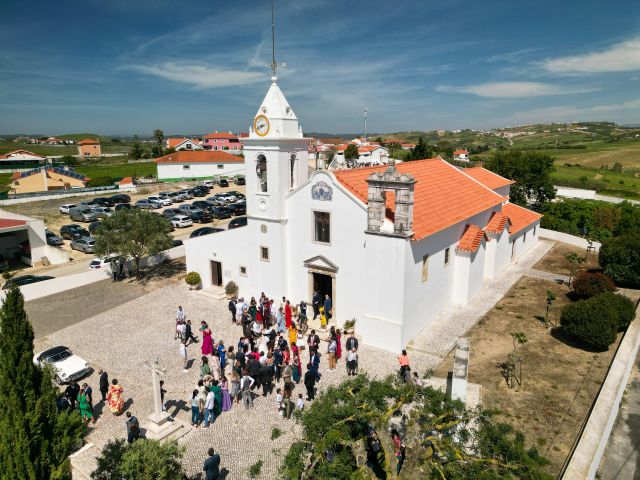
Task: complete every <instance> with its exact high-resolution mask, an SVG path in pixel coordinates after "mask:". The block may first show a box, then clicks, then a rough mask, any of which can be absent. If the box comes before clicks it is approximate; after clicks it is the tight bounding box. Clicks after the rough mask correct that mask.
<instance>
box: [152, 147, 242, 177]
mask: <svg viewBox="0 0 640 480" xmlns="http://www.w3.org/2000/svg"><path fill="white" fill-rule="evenodd" d="M155 162H156V167H157V169H158V175H157V177H158V180H182V179H187V178H212V177H215V176H219V175H222V176H237V175H241V176H244V173H245V169H244V158H243V157H240V156H238V155H232V154H230V153H227V152H222V151H210V150H198V151H189V150H180V151H177V152H174V153H170V154H168V155H165V156H163V157H159V158H156V159H155Z"/></svg>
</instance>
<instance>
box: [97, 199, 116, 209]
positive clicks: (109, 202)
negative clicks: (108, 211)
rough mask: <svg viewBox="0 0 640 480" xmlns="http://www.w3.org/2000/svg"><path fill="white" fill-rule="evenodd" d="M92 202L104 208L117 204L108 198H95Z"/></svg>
mask: <svg viewBox="0 0 640 480" xmlns="http://www.w3.org/2000/svg"><path fill="white" fill-rule="evenodd" d="M91 201H92V202H93V203H95V204H96V205H100V206H102V207H113V206H114V205H115V203H116V202H114V201H113V199H112V198H106V197H98V198H94V199H93V200H91Z"/></svg>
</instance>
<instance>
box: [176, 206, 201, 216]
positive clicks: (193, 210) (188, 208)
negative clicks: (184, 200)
mask: <svg viewBox="0 0 640 480" xmlns="http://www.w3.org/2000/svg"><path fill="white" fill-rule="evenodd" d="M178 211H179V212H180V213H184V214H185V215H192V214H194V213H196V212H201V211H202V209H201V208H198V207H196V206H194V205H189V204H184V205H180V206H179V207H178Z"/></svg>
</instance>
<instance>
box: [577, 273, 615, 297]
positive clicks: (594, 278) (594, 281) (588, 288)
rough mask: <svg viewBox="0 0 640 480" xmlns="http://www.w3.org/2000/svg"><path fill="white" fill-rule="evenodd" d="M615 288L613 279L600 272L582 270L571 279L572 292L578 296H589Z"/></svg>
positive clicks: (611, 290)
mask: <svg viewBox="0 0 640 480" xmlns="http://www.w3.org/2000/svg"><path fill="white" fill-rule="evenodd" d="M615 289H616V286H615V284H614V283H613V280H611V278H609V277H608V276H607V275H605V274H604V273H601V272H582V273H581V274H580V275H578V276H577V277H576V279H575V280H574V281H573V292H574V293H575V295H576V296H577V297H578V298H591V297H595V296H596V295H600V294H601V293H605V292H613V291H615Z"/></svg>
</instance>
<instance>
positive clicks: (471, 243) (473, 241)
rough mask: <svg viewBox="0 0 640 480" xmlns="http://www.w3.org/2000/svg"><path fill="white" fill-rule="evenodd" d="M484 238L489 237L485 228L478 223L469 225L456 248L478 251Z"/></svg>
mask: <svg viewBox="0 0 640 480" xmlns="http://www.w3.org/2000/svg"><path fill="white" fill-rule="evenodd" d="M483 239H485V240H486V239H487V234H486V233H484V230H482V229H481V228H480V227H478V226H476V225H467V229H466V230H465V231H464V233H463V234H462V237H460V241H459V242H458V246H457V247H456V249H457V250H463V251H465V252H477V251H478V248H480V245H481V244H482V240H483Z"/></svg>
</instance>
